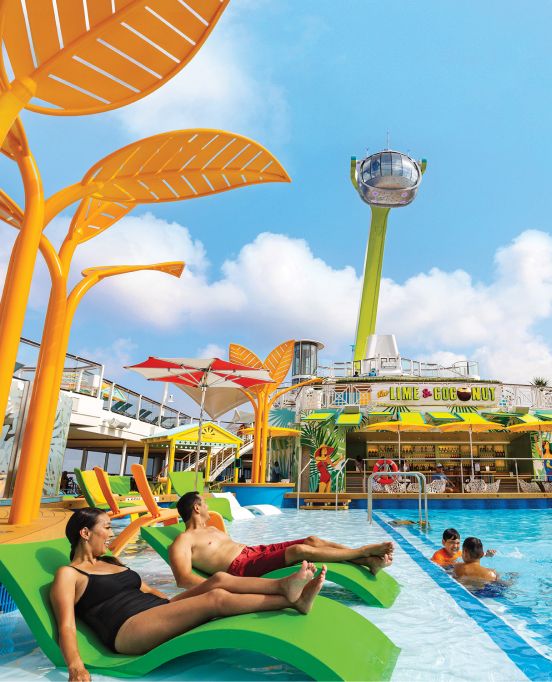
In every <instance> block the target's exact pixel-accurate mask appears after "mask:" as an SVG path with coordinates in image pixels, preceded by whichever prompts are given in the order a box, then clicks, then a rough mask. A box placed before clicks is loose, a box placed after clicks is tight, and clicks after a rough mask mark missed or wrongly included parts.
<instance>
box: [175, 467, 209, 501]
mask: <svg viewBox="0 0 552 682" xmlns="http://www.w3.org/2000/svg"><path fill="white" fill-rule="evenodd" d="M169 478H170V479H171V484H172V487H173V489H174V492H175V493H176V494H177V495H178V496H179V497H182V495H185V494H186V493H191V492H192V491H194V490H197V492H198V493H202V492H203V490H204V489H205V482H204V480H203V473H202V472H201V471H198V472H197V485H196V473H195V471H171V472H169Z"/></svg>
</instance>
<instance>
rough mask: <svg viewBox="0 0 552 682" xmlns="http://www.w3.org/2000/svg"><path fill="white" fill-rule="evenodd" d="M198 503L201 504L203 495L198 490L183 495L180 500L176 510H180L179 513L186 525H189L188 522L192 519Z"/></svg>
mask: <svg viewBox="0 0 552 682" xmlns="http://www.w3.org/2000/svg"><path fill="white" fill-rule="evenodd" d="M198 502H201V495H200V494H199V492H198V491H197V490H194V491H193V492H189V493H186V494H185V495H182V497H181V498H180V499H179V500H178V502H177V503H176V508H177V509H178V513H179V514H180V517H181V518H182V521H184V523H188V521H189V520H190V519H191V518H192V514H193V512H194V506H195V505H196V504H197V503H198Z"/></svg>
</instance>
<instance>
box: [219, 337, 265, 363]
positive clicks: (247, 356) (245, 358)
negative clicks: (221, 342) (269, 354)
mask: <svg viewBox="0 0 552 682" xmlns="http://www.w3.org/2000/svg"><path fill="white" fill-rule="evenodd" d="M228 359H229V360H230V362H235V363H236V364H240V365H245V366H246V367H251V368H253V369H263V368H264V365H263V363H262V362H261V360H260V359H259V358H258V357H257V356H256V355H255V353H254V352H253V351H251V350H249V348H245V346H240V345H238V344H237V343H231V344H230V346H229V347H228Z"/></svg>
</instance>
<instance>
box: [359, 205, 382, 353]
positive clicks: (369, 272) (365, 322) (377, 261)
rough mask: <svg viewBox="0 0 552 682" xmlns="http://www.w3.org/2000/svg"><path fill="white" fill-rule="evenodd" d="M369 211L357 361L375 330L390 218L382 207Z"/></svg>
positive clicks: (373, 207)
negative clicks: (368, 233)
mask: <svg viewBox="0 0 552 682" xmlns="http://www.w3.org/2000/svg"><path fill="white" fill-rule="evenodd" d="M370 208H371V209H372V222H371V225H370V237H369V239H368V247H367V249H366V259H365V261H364V279H363V284H362V297H361V300H360V310H359V313H358V323H357V333H356V339H355V354H354V360H355V361H357V360H364V358H365V357H366V343H367V342H368V337H369V336H370V335H371V334H374V332H375V331H376V316H377V314H378V299H379V289H380V281H381V269H382V265H383V250H384V247H385V232H386V230H387V217H388V216H389V211H390V210H391V209H390V208H383V207H381V206H370Z"/></svg>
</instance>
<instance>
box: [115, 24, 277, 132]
mask: <svg viewBox="0 0 552 682" xmlns="http://www.w3.org/2000/svg"><path fill="white" fill-rule="evenodd" d="M227 13H228V12H227ZM257 49H258V48H257V47H255V46H254V45H253V44H252V43H251V40H250V38H249V36H248V33H247V32H246V31H245V30H243V29H242V28H241V27H240V26H239V24H237V23H236V22H235V21H233V20H232V17H231V16H226V15H223V17H222V19H221V20H220V22H219V24H218V25H217V26H216V27H215V29H214V31H213V33H212V35H211V36H209V38H208V39H207V41H206V43H205V45H204V46H203V47H202V48H201V50H200V51H199V52H198V54H197V55H196V56H195V57H194V58H193V59H192V61H191V62H190V63H189V64H188V65H187V66H186V67H185V68H184V69H183V70H182V71H181V72H180V73H179V74H178V75H177V76H175V77H174V78H173V79H172V80H170V81H169V82H168V83H166V84H165V85H164V86H163V87H161V88H159V89H158V90H156V91H155V92H154V93H152V94H151V95H149V96H148V97H146V98H144V99H142V100H140V101H139V102H136V103H135V104H132V105H130V106H127V107H123V108H122V109H117V110H116V111H115V112H113V114H112V115H113V116H114V117H115V118H116V120H117V121H118V122H119V124H120V125H121V126H122V128H123V129H124V130H125V132H127V133H128V135H129V136H131V137H132V138H135V137H142V136H145V135H152V134H156V133H159V132H163V131H166V130H179V129H183V128H194V127H197V128H219V129H223V130H230V131H233V132H236V133H240V134H242V135H248V136H250V137H258V138H260V141H261V142H262V141H263V139H264V140H265V142H267V140H269V139H274V138H277V139H278V140H280V141H281V140H285V139H286V138H287V135H288V116H289V113H288V105H287V102H286V98H285V93H284V90H283V89H282V87H281V86H279V85H278V84H276V83H273V82H272V81H271V79H270V75H269V74H268V73H266V72H265V71H264V70H263V69H262V67H260V65H259V59H258V54H257V53H256V50H257Z"/></svg>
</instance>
